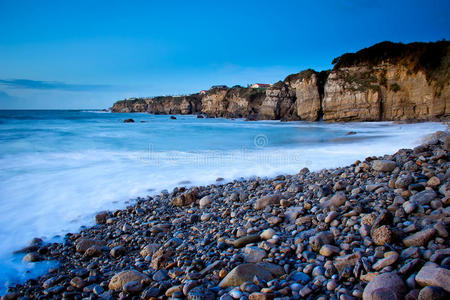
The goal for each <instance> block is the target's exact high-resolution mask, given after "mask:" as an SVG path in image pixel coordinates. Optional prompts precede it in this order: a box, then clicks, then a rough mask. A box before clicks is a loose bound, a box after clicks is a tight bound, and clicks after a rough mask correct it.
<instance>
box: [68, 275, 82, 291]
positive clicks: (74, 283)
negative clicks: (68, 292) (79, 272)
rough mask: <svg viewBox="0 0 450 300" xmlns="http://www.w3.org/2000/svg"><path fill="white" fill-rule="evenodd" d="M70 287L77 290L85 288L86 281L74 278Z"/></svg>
mask: <svg viewBox="0 0 450 300" xmlns="http://www.w3.org/2000/svg"><path fill="white" fill-rule="evenodd" d="M70 285H71V286H73V287H74V288H76V289H82V288H83V287H84V281H83V279H81V278H80V277H74V278H72V279H71V280H70Z"/></svg>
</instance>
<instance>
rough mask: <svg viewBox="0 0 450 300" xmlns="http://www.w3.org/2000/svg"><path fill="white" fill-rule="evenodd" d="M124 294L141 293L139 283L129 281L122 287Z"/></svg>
mask: <svg viewBox="0 0 450 300" xmlns="http://www.w3.org/2000/svg"><path fill="white" fill-rule="evenodd" d="M123 291H124V292H125V293H130V294H135V293H139V292H140V291H142V284H141V283H140V282H139V281H130V282H127V283H126V284H125V285H124V286H123Z"/></svg>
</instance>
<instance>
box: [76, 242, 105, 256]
mask: <svg viewBox="0 0 450 300" xmlns="http://www.w3.org/2000/svg"><path fill="white" fill-rule="evenodd" d="M105 245H106V243H105V242H104V241H99V240H94V239H86V238H80V239H78V240H77V242H76V250H77V252H80V253H84V252H86V250H87V249H89V248H90V247H92V246H98V247H103V246H105Z"/></svg>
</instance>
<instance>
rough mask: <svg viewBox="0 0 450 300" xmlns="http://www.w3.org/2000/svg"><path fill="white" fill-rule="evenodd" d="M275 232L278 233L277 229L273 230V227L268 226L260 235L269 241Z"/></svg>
mask: <svg viewBox="0 0 450 300" xmlns="http://www.w3.org/2000/svg"><path fill="white" fill-rule="evenodd" d="M275 234H276V232H275V230H273V229H272V228H268V229H266V230H264V231H263V232H262V233H261V234H260V237H261V239H263V240H266V241H267V240H270V239H271V238H272V237H273V236H274V235H275Z"/></svg>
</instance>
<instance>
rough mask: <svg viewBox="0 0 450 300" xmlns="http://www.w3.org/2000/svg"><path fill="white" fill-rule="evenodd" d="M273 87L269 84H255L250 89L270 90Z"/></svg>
mask: <svg viewBox="0 0 450 300" xmlns="http://www.w3.org/2000/svg"><path fill="white" fill-rule="evenodd" d="M271 86H272V85H271V84H267V83H254V84H252V85H251V86H250V87H251V88H252V89H258V88H268V87H271Z"/></svg>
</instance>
